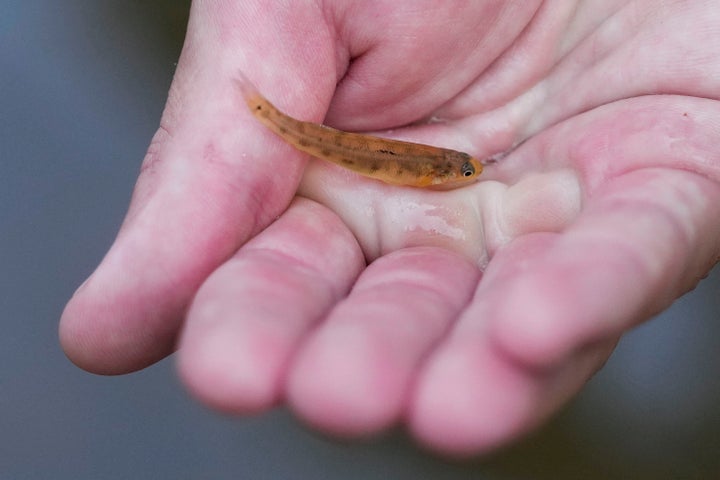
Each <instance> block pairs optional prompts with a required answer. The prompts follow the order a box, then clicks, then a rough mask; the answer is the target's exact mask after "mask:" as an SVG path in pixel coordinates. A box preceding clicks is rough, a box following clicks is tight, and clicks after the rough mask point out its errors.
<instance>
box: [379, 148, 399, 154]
mask: <svg viewBox="0 0 720 480" xmlns="http://www.w3.org/2000/svg"><path fill="white" fill-rule="evenodd" d="M378 153H386V154H388V155H397V153H395V152H393V151H392V150H385V149H380V150H378Z"/></svg>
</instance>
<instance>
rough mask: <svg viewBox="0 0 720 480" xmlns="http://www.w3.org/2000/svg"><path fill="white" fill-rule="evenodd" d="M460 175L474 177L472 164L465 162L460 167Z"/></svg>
mask: <svg viewBox="0 0 720 480" xmlns="http://www.w3.org/2000/svg"><path fill="white" fill-rule="evenodd" d="M460 173H461V174H462V176H463V177H472V176H473V175H475V167H473V166H472V163H470V162H465V163H463V165H462V167H460Z"/></svg>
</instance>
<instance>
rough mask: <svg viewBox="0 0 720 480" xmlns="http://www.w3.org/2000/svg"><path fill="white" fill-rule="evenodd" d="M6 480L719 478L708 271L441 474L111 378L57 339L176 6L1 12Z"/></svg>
mask: <svg viewBox="0 0 720 480" xmlns="http://www.w3.org/2000/svg"><path fill="white" fill-rule="evenodd" d="M0 6H2V7H3V8H2V9H1V10H0V11H1V12H2V13H1V14H0V165H1V167H2V168H1V169H0V314H2V318H1V321H2V326H3V327H4V328H5V329H4V330H3V332H2V335H0V479H1V480H5V479H12V480H18V479H53V480H64V479H73V480H77V479H98V478H102V479H127V478H133V479H136V480H142V479H159V478H168V479H185V478H187V479H190V478H207V479H231V478H232V479H236V478H251V479H282V478H293V479H325V478H327V479H368V478H379V477H380V476H381V475H382V476H383V477H384V478H392V479H553V480H557V479H577V478H584V479H615V478H617V479H621V478H622V479H626V478H633V479H653V480H657V479H671V478H672V479H679V478H682V479H693V478H697V479H701V478H702V479H708V478H717V477H716V475H717V474H718V473H720V323H719V322H718V316H719V315H718V313H720V296H718V291H719V287H720V269H715V271H714V272H713V273H712V274H711V275H710V277H709V278H708V279H706V280H705V281H703V282H702V283H701V284H700V286H699V287H698V288H697V289H696V290H695V291H694V292H692V293H690V294H688V295H686V296H685V297H683V298H682V299H680V300H679V301H677V302H676V303H675V305H674V306H673V307H672V308H671V309H670V310H668V311H667V312H665V313H664V314H663V315H661V316H660V317H658V318H657V319H655V320H654V321H652V322H650V323H649V324H646V325H643V326H641V327H640V328H638V329H636V330H634V331H633V332H631V333H630V334H629V335H627V336H626V337H625V338H624V339H623V340H622V341H621V343H620V345H619V347H618V349H617V351H616V353H615V354H614V355H613V357H612V358H611V360H610V361H609V362H608V364H607V366H606V367H605V368H604V369H603V370H602V371H601V372H600V373H599V374H598V375H597V376H596V377H595V378H594V379H593V380H592V382H591V383H590V384H589V385H588V386H587V388H586V389H585V390H584V391H583V393H582V394H581V395H580V396H579V397H578V398H577V399H576V400H575V401H574V402H573V403H572V404H571V405H569V406H568V408H567V409H565V410H564V411H563V413H562V414H561V415H559V416H558V417H557V418H556V419H555V420H554V421H553V422H552V423H551V424H549V425H548V426H546V427H545V428H544V429H542V430H541V431H540V432H538V433H537V434H535V435H533V436H532V437H530V438H528V439H526V440H524V441H523V442H521V443H520V444H517V445H515V446H513V447H511V448H509V449H507V450H505V451H504V452H502V453H501V454H498V455H495V456H493V457H491V458H487V459H484V460H482V461H473V462H469V463H448V462H444V461H442V460H440V459H438V458H435V457H433V456H430V455H428V454H426V453H425V452H422V451H421V450H419V449H417V448H416V446H415V445H414V444H413V443H412V442H411V441H409V440H408V439H407V437H406V436H405V435H404V434H403V433H402V432H394V433H391V434H388V435H387V436H385V437H383V438H381V439H377V440H375V441H372V442H365V443H353V442H350V443H341V442H335V441H332V440H329V439H326V438H324V437H320V436H318V435H316V434H314V433H312V432H309V431H307V430H305V429H304V428H303V427H302V426H300V425H298V424H297V423H296V422H295V421H294V419H293V418H292V417H291V416H290V415H289V414H288V413H287V412H285V411H283V410H278V411H276V412H273V413H270V414H267V415H262V416H259V417H255V418H231V417H223V416H220V415H217V414H214V413H212V412H209V411H208V410H206V409H204V408H203V407H201V406H199V405H198V404H196V403H195V402H194V401H193V400H191V399H190V398H189V397H188V396H187V394H186V393H185V391H184V390H183V388H182V387H181V386H180V385H179V384H178V381H177V379H176V377H175V372H174V368H173V360H172V358H171V359H168V360H166V361H164V362H161V363H159V364H157V365H155V366H153V367H151V368H148V369H146V370H144V371H142V372H139V373H135V374H132V375H127V376H122V377H99V376H95V375H91V374H88V373H85V372H83V371H81V370H79V369H77V368H75V367H74V366H73V365H72V364H71V363H70V362H69V361H68V360H67V359H66V358H65V356H64V355H63V353H62V352H61V350H60V347H59V345H58V341H57V333H56V332H57V321H58V318H59V316H60V313H61V311H62V309H63V306H64V304H65V302H66V301H67V299H68V298H69V297H70V296H71V294H72V292H73V291H74V289H75V288H76V287H77V286H78V285H79V284H80V282H82V281H83V280H84V278H85V277H86V276H87V275H88V274H89V273H90V272H91V271H92V270H93V268H94V267H95V265H96V264H97V263H98V262H99V260H100V259H101V258H102V256H103V254H104V253H105V251H106V249H107V248H108V246H109V245H110V243H111V241H112V239H113V238H114V236H115V233H116V231H117V229H118V226H119V224H120V222H121V220H122V218H123V215H124V213H125V209H126V207H127V204H128V201H129V197H130V193H131V190H132V187H133V183H134V180H135V177H136V174H137V172H138V169H139V165H140V162H141V159H142V157H143V155H144V153H145V149H146V148H147V145H148V142H149V141H150V138H151V136H152V135H153V133H154V131H155V129H156V127H157V125H158V121H159V118H160V113H161V111H162V108H163V103H164V101H165V96H166V93H167V90H168V87H169V85H170V81H171V78H172V75H173V71H174V69H175V62H176V59H177V57H178V54H179V52H180V48H181V45H182V40H183V34H184V30H185V22H186V21H187V14H188V9H189V1H188V0H182V1H181V0H154V1H147V0H65V1H62V2H59V1H57V0H3V1H1V2H0Z"/></svg>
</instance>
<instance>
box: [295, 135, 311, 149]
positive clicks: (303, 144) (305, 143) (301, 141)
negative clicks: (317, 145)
mask: <svg viewBox="0 0 720 480" xmlns="http://www.w3.org/2000/svg"><path fill="white" fill-rule="evenodd" d="M297 143H298V145H300V146H301V147H308V146H310V142H308V141H307V140H306V139H304V138H302V137H300V138H298V139H297Z"/></svg>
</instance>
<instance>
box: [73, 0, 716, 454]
mask: <svg viewBox="0 0 720 480" xmlns="http://www.w3.org/2000/svg"><path fill="white" fill-rule="evenodd" d="M712 3H713V2H694V3H692V4H689V3H686V4H683V3H681V2H656V1H640V0H638V1H635V2H627V1H590V2H577V3H575V2H541V1H534V2H505V1H494V0H493V1H490V0H487V1H483V2H467V4H466V5H464V6H460V5H459V4H453V6H452V7H450V8H449V7H447V6H446V5H444V4H443V5H438V4H437V2H417V1H414V0H413V1H407V2H401V1H396V2H381V1H378V2H374V1H368V2H343V1H338V2H329V1H328V2H321V1H318V2H283V3H282V5H281V4H280V2H277V3H276V2H262V1H252V2H251V1H242V2H241V1H237V2H211V1H204V0H197V1H196V2H194V4H193V10H192V15H191V21H190V25H189V27H188V35H187V40H186V45H185V48H184V50H183V54H182V57H181V61H180V63H179V65H178V71H177V74H176V78H175V80H174V82H173V85H172V88H171V91H170V96H169V100H168V104H167V107H166V110H165V112H164V114H163V119H162V122H161V128H160V130H159V131H158V133H157V134H156V136H155V139H154V141H153V143H152V145H151V147H150V149H149V152H148V155H147V157H146V159H145V162H144V164H143V169H142V173H141V175H140V178H139V180H138V184H137V187H136V190H135V194H134V197H133V201H132V204H131V207H130V210H129V212H128V216H127V218H126V221H125V222H124V224H123V227H122V229H121V231H120V233H119V235H118V238H117V240H116V242H115V244H114V245H113V247H112V248H111V250H110V252H109V253H108V255H107V256H106V258H105V259H104V260H103V262H102V264H101V265H100V267H99V268H98V269H97V271H96V272H95V273H94V274H93V275H92V276H91V277H90V279H89V280H88V281H87V282H86V283H85V284H84V285H83V286H82V287H81V288H80V289H79V290H78V292H77V293H76V295H75V296H74V297H73V299H72V300H71V301H70V303H69V304H68V306H67V308H66V311H65V313H64V315H63V318H62V322H61V330H60V333H61V340H62V342H63V346H64V348H65V350H66V352H67V353H68V355H69V357H70V358H71V359H72V360H73V361H74V362H76V363H77V364H78V365H79V366H81V367H82V368H85V369H87V370H90V371H95V372H98V373H124V372H129V371H132V370H135V369H139V368H143V367H145V366H147V365H149V364H151V363H153V362H155V361H157V360H159V359H161V358H163V357H164V356H166V355H168V354H169V353H171V352H172V351H173V350H174V349H175V348H176V347H178V348H179V351H178V363H179V371H180V374H181V376H182V377H183V379H184V380H185V382H186V383H187V385H188V386H189V388H190V389H191V390H192V391H193V392H194V393H195V394H196V395H197V396H198V397H199V398H200V399H202V401H204V402H205V403H207V404H208V405H211V406H213V407H215V408H218V409H222V410H226V411H230V412H236V413H249V412H257V411H262V410H265V409H267V408H270V407H272V406H274V405H276V404H278V403H279V402H287V403H288V404H289V405H290V407H291V408H292V409H293V410H294V411H295V412H297V414H298V415H299V416H300V417H302V418H303V419H304V420H305V421H306V422H308V423H310V424H312V425H314V426H316V427H317V428H319V429H322V430H323V431H327V432H332V433H335V434H339V435H344V436H358V435H367V434H370V433H373V432H376V431H379V430H381V429H383V428H386V427H388V426H391V425H393V424H395V423H397V422H399V421H404V422H406V423H407V424H408V426H409V428H410V430H411V431H412V432H413V433H414V434H415V435H416V437H417V438H418V439H420V440H421V441H422V442H424V443H425V444H427V445H430V446H432V447H433V448H435V449H437V450H439V451H445V452H449V453H454V454H464V453H475V452H483V451H487V450H490V449H492V448H495V447H497V446H499V445H502V444H503V443H506V442H507V441H509V440H511V439H513V438H515V437H517V436H518V435H521V434H522V433H524V432H526V431H528V430H530V429H532V428H533V427H535V426H537V425H538V424H539V423H541V422H542V421H543V420H545V419H547V417H548V416H550V415H551V414H552V413H554V412H555V411H557V409H558V408H560V406H562V404H563V403H564V402H566V401H567V400H568V399H569V398H570V397H571V396H572V395H573V394H574V393H576V392H577V390H578V389H579V388H581V387H582V385H583V384H584V383H585V382H586V381H587V380H588V378H589V377H590V376H591V375H592V374H593V373H594V372H595V371H596V370H597V369H598V368H599V367H600V366H601V365H602V364H603V362H604V361H605V360H606V359H607V357H608V355H609V354H610V352H611V351H612V348H613V347H614V345H615V342H616V341H617V339H618V338H619V336H620V335H621V334H622V333H623V332H624V331H626V330H627V329H629V328H630V327H632V326H634V325H636V324H637V323H639V322H641V321H643V320H646V319H648V318H649V317H650V316H652V315H653V314H655V313H657V312H659V311H660V310H662V309H663V308H665V307H667V306H668V305H669V304H670V303H671V302H672V301H673V300H674V299H675V298H677V297H678V296H679V295H681V294H682V293H684V292H685V291H687V290H688V289H690V288H692V287H693V286H694V285H695V284H696V283H697V282H698V281H699V279H700V278H702V277H703V276H704V275H705V274H706V273H707V272H708V271H709V269H710V268H711V267H712V266H713V265H714V263H715V262H716V261H717V259H718V255H720V242H719V239H720V188H719V186H718V177H719V176H720V147H719V146H718V142H717V140H716V139H717V138H718V134H719V133H720V132H719V131H718V130H719V128H718V126H719V125H720V122H718V120H717V119H718V118H720V105H719V104H718V102H717V101H716V99H717V97H718V92H720V60H718V59H717V58H716V55H715V50H716V49H715V45H717V44H718V43H717V42H718V41H720V29H719V28H718V27H717V25H718V24H719V22H718V21H717V20H718V19H717V18H713V16H717V15H719V14H717V13H715V11H716V10H717V9H716V8H713V6H712ZM240 70H241V71H243V72H245V74H247V76H249V77H251V78H252V80H253V81H254V83H256V84H257V85H258V87H259V88H260V90H261V91H262V92H263V94H265V95H266V96H267V97H268V98H269V99H270V100H271V101H272V102H273V103H275V104H276V105H277V106H278V107H280V108H281V109H282V110H284V111H285V112H287V113H289V114H290V115H292V116H294V117H296V118H300V119H303V120H312V121H318V122H319V121H323V119H324V121H325V123H328V124H331V125H333V126H335V127H337V128H342V129H347V130H358V131H379V132H381V134H383V135H388V136H392V137H393V138H400V139H404V140H412V141H418V142H422V143H428V144H433V145H438V146H443V147H449V148H454V149H457V150H462V151H466V152H468V153H470V154H472V155H474V156H476V157H478V158H493V159H496V160H498V161H497V162H496V163H492V164H490V165H489V166H488V167H487V168H486V171H485V172H484V173H483V175H482V177H481V181H480V182H478V183H476V184H473V185H471V186H469V187H466V188H461V189H457V190H452V191H447V192H439V191H427V190H419V189H412V188H402V187H393V186H388V185H385V184H382V183H380V182H377V181H374V180H369V179H365V178H361V177H358V176H357V175H355V174H353V173H350V172H347V171H345V170H342V169H340V168H338V167H336V166H334V165H330V164H327V163H323V162H321V161H318V160H311V161H309V162H308V160H307V158H306V157H305V156H303V155H302V154H300V153H298V152H296V151H295V150H293V149H292V148H291V147H290V146H288V145H286V144H284V143H283V142H282V141H281V140H279V139H278V138H277V137H275V136H273V134H271V133H270V132H269V131H267V130H266V129H264V127H262V126H261V125H260V124H259V123H257V122H256V121H255V120H254V119H253V118H252V117H251V116H250V115H249V114H248V113H247V112H246V111H245V108H244V106H243V103H242V99H241V98H240V95H239V92H237V91H236V89H235V87H234V83H233V78H234V76H235V75H236V74H237V72H238V71H240ZM389 129H392V130H391V131H388V130H389ZM178 339H179V340H178ZM178 342H179V343H178Z"/></svg>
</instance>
